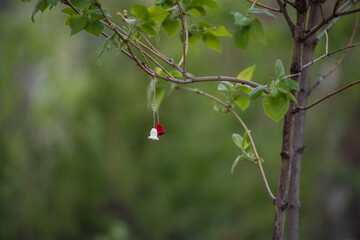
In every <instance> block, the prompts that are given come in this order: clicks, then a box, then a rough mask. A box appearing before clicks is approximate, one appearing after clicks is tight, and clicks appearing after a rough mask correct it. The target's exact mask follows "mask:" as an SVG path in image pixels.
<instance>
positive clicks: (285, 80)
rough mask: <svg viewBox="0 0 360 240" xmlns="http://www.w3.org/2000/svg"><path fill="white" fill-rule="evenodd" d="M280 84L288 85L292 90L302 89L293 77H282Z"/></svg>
mask: <svg viewBox="0 0 360 240" xmlns="http://www.w3.org/2000/svg"><path fill="white" fill-rule="evenodd" d="M279 84H280V85H281V86H284V87H287V88H289V89H291V90H296V91H299V90H300V88H299V84H298V83H297V82H296V81H294V80H292V79H289V78H282V79H281V80H280V82H279Z"/></svg>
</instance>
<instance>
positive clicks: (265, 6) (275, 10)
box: [247, 0, 281, 13]
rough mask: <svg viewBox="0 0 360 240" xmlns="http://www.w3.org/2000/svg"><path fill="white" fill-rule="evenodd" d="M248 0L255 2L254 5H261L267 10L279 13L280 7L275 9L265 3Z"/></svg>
mask: <svg viewBox="0 0 360 240" xmlns="http://www.w3.org/2000/svg"><path fill="white" fill-rule="evenodd" d="M247 1H248V2H251V3H254V2H256V3H255V5H256V6H259V7H262V8H265V9H267V10H270V11H273V12H278V13H281V10H280V9H276V8H273V7H269V6H267V5H265V4H262V3H258V2H257V1H254V0H247Z"/></svg>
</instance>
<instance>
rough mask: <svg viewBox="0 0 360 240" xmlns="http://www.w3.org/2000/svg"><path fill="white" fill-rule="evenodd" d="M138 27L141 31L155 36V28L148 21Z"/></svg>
mask: <svg viewBox="0 0 360 240" xmlns="http://www.w3.org/2000/svg"><path fill="white" fill-rule="evenodd" d="M139 29H140V30H142V31H143V32H145V33H147V34H149V35H151V36H157V32H156V30H155V29H154V28H153V26H151V24H149V23H143V24H141V25H140V26H139Z"/></svg>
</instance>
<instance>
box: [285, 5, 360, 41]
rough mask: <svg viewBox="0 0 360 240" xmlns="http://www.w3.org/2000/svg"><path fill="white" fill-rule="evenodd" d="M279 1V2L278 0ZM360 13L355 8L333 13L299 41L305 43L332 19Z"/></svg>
mask: <svg viewBox="0 0 360 240" xmlns="http://www.w3.org/2000/svg"><path fill="white" fill-rule="evenodd" d="M278 1H279V0H278ZM357 12H360V8H355V9H351V10H346V11H342V12H335V13H333V14H332V15H331V16H330V17H328V18H326V19H324V20H323V21H322V22H321V23H319V24H318V25H317V26H315V27H313V28H312V29H311V30H309V31H308V32H307V33H306V34H304V35H303V36H302V37H301V41H305V40H306V39H308V38H309V37H310V36H311V35H313V34H314V33H316V32H317V31H319V29H320V28H322V27H323V26H325V25H326V24H328V23H329V22H330V21H331V20H333V19H334V18H337V17H341V16H345V15H349V14H353V13H357Z"/></svg>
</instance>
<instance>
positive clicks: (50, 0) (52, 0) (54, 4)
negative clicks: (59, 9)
mask: <svg viewBox="0 0 360 240" xmlns="http://www.w3.org/2000/svg"><path fill="white" fill-rule="evenodd" d="M59 1H60V0H47V2H48V3H49V4H50V5H52V6H56V4H58V2H59Z"/></svg>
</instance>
